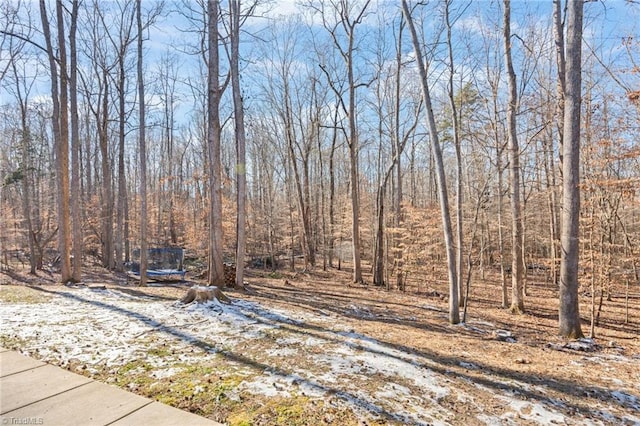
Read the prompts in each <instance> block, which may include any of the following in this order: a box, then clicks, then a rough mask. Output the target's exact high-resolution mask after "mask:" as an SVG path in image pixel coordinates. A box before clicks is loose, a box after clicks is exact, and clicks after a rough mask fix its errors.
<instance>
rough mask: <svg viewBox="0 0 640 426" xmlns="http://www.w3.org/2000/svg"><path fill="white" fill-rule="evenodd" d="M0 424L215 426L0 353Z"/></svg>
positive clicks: (7, 352) (14, 354)
mask: <svg viewBox="0 0 640 426" xmlns="http://www.w3.org/2000/svg"><path fill="white" fill-rule="evenodd" d="M0 423H2V426H4V425H52V426H57V425H65V426H71V425H78V426H85V425H100V426H106V425H114V426H127V425H131V426H134V425H135V426H138V425H154V426H182V425H186V426H191V425H197V426H214V425H218V426H220V423H216V422H214V421H212V420H209V419H206V418H204V417H200V416H197V415H195V414H192V413H189V412H186V411H182V410H179V409H177V408H173V407H170V406H168V405H165V404H161V403H159V402H155V401H152V400H150V399H147V398H143V397H141V396H139V395H135V394H133V393H130V392H127V391H125V390H122V389H120V388H117V387H115V386H110V385H106V384H104V383H99V382H96V381H94V380H92V379H89V378H88V377H84V376H80V375H78V374H74V373H71V372H69V371H66V370H63V369H62V368H59V367H55V366H53V365H49V364H45V363H44V362H41V361H37V360H35V359H33V358H29V357H26V356H24V355H21V354H19V353H18V352H15V351H10V350H7V349H2V348H0Z"/></svg>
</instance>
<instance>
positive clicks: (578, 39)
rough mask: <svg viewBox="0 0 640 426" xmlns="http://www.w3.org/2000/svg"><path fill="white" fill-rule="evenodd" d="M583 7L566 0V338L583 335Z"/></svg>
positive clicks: (563, 308) (562, 289)
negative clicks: (580, 278) (580, 291)
mask: <svg viewBox="0 0 640 426" xmlns="http://www.w3.org/2000/svg"><path fill="white" fill-rule="evenodd" d="M583 8H584V3H583V1H582V0H576V1H571V2H568V14H567V46H566V69H565V72H566V82H565V91H564V114H565V115H564V138H565V139H564V145H563V152H564V159H563V161H562V170H563V173H562V175H563V176H562V177H563V181H562V231H561V246H562V250H561V252H562V260H561V263H560V310H559V317H560V318H559V326H560V334H561V335H562V336H564V337H568V338H579V337H582V336H583V334H582V328H581V326H580V309H579V300H578V285H579V282H578V259H579V248H580V247H579V242H580V241H579V237H580V235H579V229H580V228H579V225H580V107H581V94H582V93H581V92H582V16H583Z"/></svg>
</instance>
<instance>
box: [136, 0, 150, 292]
mask: <svg viewBox="0 0 640 426" xmlns="http://www.w3.org/2000/svg"><path fill="white" fill-rule="evenodd" d="M136 20H137V24H138V58H137V71H138V102H139V104H140V105H139V108H138V114H139V115H138V117H139V118H138V121H139V123H138V126H139V129H138V146H139V147H140V285H141V286H143V287H144V286H146V285H147V264H148V259H147V254H148V253H147V251H148V244H149V243H148V241H147V238H148V237H147V228H148V225H147V215H148V213H147V141H146V137H147V136H146V120H145V118H146V117H145V99H144V71H143V62H142V53H143V52H142V40H143V39H142V0H137V1H136Z"/></svg>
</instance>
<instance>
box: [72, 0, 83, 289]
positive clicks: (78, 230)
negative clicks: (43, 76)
mask: <svg viewBox="0 0 640 426" xmlns="http://www.w3.org/2000/svg"><path fill="white" fill-rule="evenodd" d="M78 9H79V1H78V0H73V3H72V9H71V27H70V28H69V56H70V60H71V62H70V73H69V90H70V95H71V103H70V107H71V194H74V196H73V197H71V216H72V218H73V225H72V234H73V266H72V267H73V270H72V274H71V275H72V278H73V281H74V282H80V281H81V279H82V252H83V236H82V214H81V211H80V193H81V192H80V147H81V143H80V128H79V127H80V126H79V122H78V120H79V118H78V50H77V48H76V32H77V24H78Z"/></svg>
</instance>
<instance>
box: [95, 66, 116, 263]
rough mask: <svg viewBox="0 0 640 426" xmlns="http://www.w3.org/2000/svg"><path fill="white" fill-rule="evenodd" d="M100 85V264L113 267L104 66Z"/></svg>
mask: <svg viewBox="0 0 640 426" xmlns="http://www.w3.org/2000/svg"><path fill="white" fill-rule="evenodd" d="M102 85H103V88H104V93H103V94H102V95H103V98H102V103H101V107H100V114H99V115H100V116H99V120H100V124H99V129H98V138H99V140H100V155H101V158H102V162H101V165H102V167H101V171H102V205H101V209H102V212H101V213H102V216H101V226H102V266H104V267H105V268H108V269H113V267H114V251H113V189H112V188H113V186H112V180H113V175H112V169H111V161H110V157H109V75H108V71H107V69H106V68H104V69H103V70H102Z"/></svg>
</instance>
